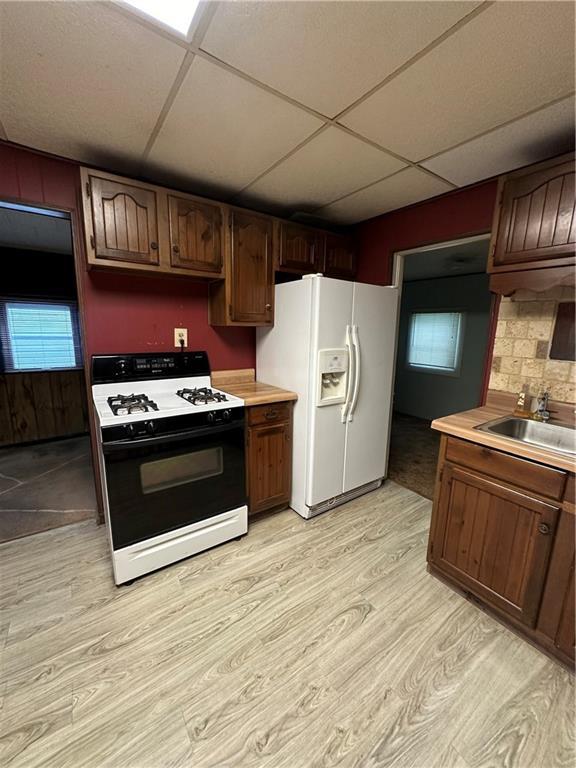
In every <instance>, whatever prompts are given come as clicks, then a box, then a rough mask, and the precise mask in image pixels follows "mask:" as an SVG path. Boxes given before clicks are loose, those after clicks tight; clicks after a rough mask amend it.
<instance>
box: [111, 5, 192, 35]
mask: <svg viewBox="0 0 576 768" xmlns="http://www.w3.org/2000/svg"><path fill="white" fill-rule="evenodd" d="M199 1H200V0H124V4H125V5H128V6H129V7H130V8H135V9H136V10H137V11H140V12H141V13H142V14H144V16H148V17H149V18H151V19H152V20H153V21H155V22H159V23H160V24H161V25H162V26H165V27H168V28H169V29H173V30H175V31H176V32H179V33H180V34H181V35H184V36H185V37H186V36H187V35H188V32H189V30H190V25H191V24H192V19H193V18H194V14H195V13H196V11H197V9H198V4H199Z"/></svg>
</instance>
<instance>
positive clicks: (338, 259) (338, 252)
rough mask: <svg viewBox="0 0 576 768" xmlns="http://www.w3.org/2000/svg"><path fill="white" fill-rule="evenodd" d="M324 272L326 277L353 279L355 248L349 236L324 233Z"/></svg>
mask: <svg viewBox="0 0 576 768" xmlns="http://www.w3.org/2000/svg"><path fill="white" fill-rule="evenodd" d="M324 273H325V274H326V276H327V277H340V278H345V279H350V280H353V279H354V276H355V275H356V249H355V246H354V241H353V239H352V238H351V237H348V236H346V235H333V234H327V235H326V245H325V256H324Z"/></svg>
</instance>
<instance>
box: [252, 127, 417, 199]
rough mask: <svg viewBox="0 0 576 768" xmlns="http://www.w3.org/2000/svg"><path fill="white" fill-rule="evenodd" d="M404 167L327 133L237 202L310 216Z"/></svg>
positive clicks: (345, 137) (362, 144)
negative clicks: (273, 206) (274, 206)
mask: <svg viewBox="0 0 576 768" xmlns="http://www.w3.org/2000/svg"><path fill="white" fill-rule="evenodd" d="M405 166H406V164H405V163H403V162H402V161H401V160H397V159H396V158H395V157H392V155H388V154H386V153H385V152H381V151H380V150H379V149H375V148H374V147H372V146H370V145H369V144H366V143H365V142H363V141H360V140H359V139H355V138H354V137H353V136H350V134H348V133H345V132H344V131H342V130H340V129H339V128H332V127H331V128H327V129H326V130H325V131H322V133H320V134H318V136H315V137H314V138H313V139H312V140H311V141H309V142H308V143H307V144H305V145H304V146H303V147H302V148H301V149H299V150H298V151H297V152H295V153H294V154H293V155H291V156H290V157H289V158H287V159H286V160H284V161H283V162H282V163H280V165H278V166H277V167H276V168H274V169H273V170H272V171H270V172H269V173H267V174H266V175H265V176H263V177H262V178H261V179H260V180H259V181H257V182H256V183H255V184H252V185H251V186H250V187H249V188H248V189H247V190H245V191H244V192H243V193H242V195H241V196H240V200H241V201H242V202H243V203H248V202H250V201H253V200H259V201H260V200H261V201H264V202H270V203H275V204H278V205H284V206H286V207H290V208H292V209H294V210H302V211H305V210H311V209H314V208H318V207H319V206H320V205H326V204H327V203H330V202H331V201H332V200H336V199H337V198H339V197H342V196H343V195H346V194H348V193H349V192H353V191H354V190H356V189H359V188H360V187H363V186H365V185H366V184H371V183H372V182H373V181H377V180H378V179H381V178H383V177H384V176H389V175H390V174H391V173H394V172H395V171H398V170H400V169H401V168H404V167H405Z"/></svg>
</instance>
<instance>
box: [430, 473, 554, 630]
mask: <svg viewBox="0 0 576 768" xmlns="http://www.w3.org/2000/svg"><path fill="white" fill-rule="evenodd" d="M559 511H560V508H559V507H557V506H555V505H552V504H547V503H545V502H543V501H540V500H538V499H535V498H533V497H532V496H530V495H528V494H525V493H520V492H518V491H513V490H510V489H509V488H507V487H505V486H503V485H500V484H499V483H497V482H492V481H491V480H488V479H486V478H484V477H481V476H479V475H476V474H474V473H472V472H467V471H464V470H462V469H460V468H458V467H455V466H453V465H450V464H445V465H444V470H443V475H442V480H441V486H440V496H439V500H438V507H437V510H436V511H435V517H436V520H435V521H434V529H433V532H432V540H431V543H430V548H429V559H430V561H431V563H432V564H433V565H434V566H435V567H436V568H438V569H439V570H441V571H443V572H444V573H445V574H446V575H447V576H448V577H450V578H452V579H454V580H455V581H457V582H458V583H459V584H460V585H461V586H462V587H463V588H464V589H467V590H468V591H470V592H471V593H472V594H475V595H476V596H477V597H479V598H481V599H483V600H484V601H485V602H486V603H487V604H491V605H493V606H494V607H496V608H498V609H499V610H501V611H503V612H505V613H507V614H509V615H511V616H513V617H514V618H516V619H517V620H519V621H521V622H522V623H524V624H525V625H527V626H529V627H533V626H534V625H535V624H536V618H537V614H538V610H539V606H540V601H541V597H542V593H543V590H544V583H545V580H546V574H547V569H548V561H549V557H550V551H551V548H552V542H553V541H554V533H555V528H556V521H557V517H558V514H559Z"/></svg>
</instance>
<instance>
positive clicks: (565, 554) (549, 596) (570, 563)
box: [538, 510, 576, 659]
mask: <svg viewBox="0 0 576 768" xmlns="http://www.w3.org/2000/svg"><path fill="white" fill-rule="evenodd" d="M575 535H576V516H575V515H574V513H573V512H568V511H567V510H564V511H563V512H562V515H561V517H560V522H559V523H558V530H557V532H556V537H555V539H554V549H553V550H552V557H551V559H550V568H549V569H548V576H547V578H546V588H545V590H544V596H543V598H542V606H541V608H540V614H539V616H538V630H539V631H540V632H542V633H543V634H544V635H546V636H547V637H549V638H550V639H551V640H552V641H553V642H554V645H555V646H556V647H557V648H558V649H559V650H560V651H561V652H562V653H563V654H564V655H565V656H567V657H568V658H569V659H574V656H575V653H574V650H575V649H574V645H575V640H576V638H575V616H574V599H575V598H574V559H575V558H574V554H575Z"/></svg>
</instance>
